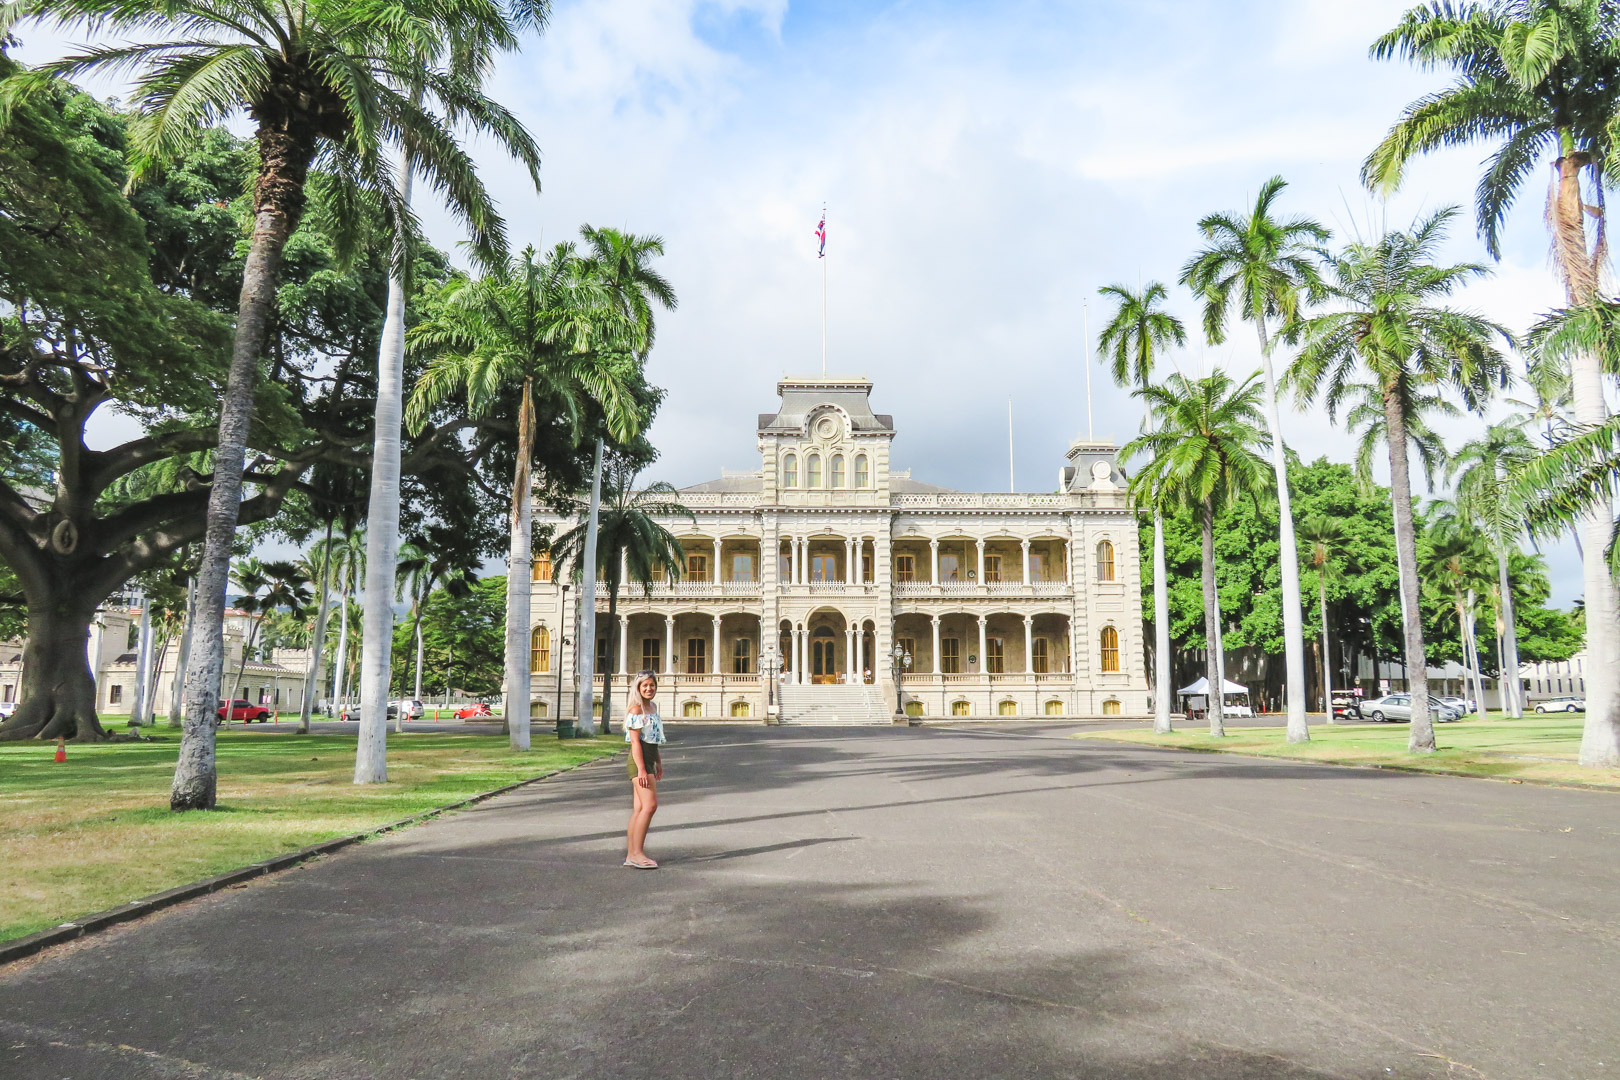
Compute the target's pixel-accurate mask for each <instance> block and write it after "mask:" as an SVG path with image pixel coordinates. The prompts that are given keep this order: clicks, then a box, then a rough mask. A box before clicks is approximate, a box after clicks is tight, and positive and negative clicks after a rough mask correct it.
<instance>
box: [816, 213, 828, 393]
mask: <svg viewBox="0 0 1620 1080" xmlns="http://www.w3.org/2000/svg"><path fill="white" fill-rule="evenodd" d="M816 239H817V240H818V241H820V244H819V245H818V246H817V248H816V258H817V259H820V260H822V263H821V374H822V377H823V378H825V377H826V375H827V263H826V259H827V207H826V206H825V205H823V206H822V207H821V220H820V221H818V222H816Z"/></svg>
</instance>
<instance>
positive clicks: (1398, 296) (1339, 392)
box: [1286, 207, 1512, 753]
mask: <svg viewBox="0 0 1620 1080" xmlns="http://www.w3.org/2000/svg"><path fill="white" fill-rule="evenodd" d="M1456 214H1457V211H1456V208H1455V207H1450V208H1447V209H1444V210H1440V211H1438V212H1437V213H1435V214H1433V215H1431V216H1430V217H1428V218H1425V219H1423V220H1421V221H1419V222H1416V223H1415V224H1414V225H1413V227H1412V228H1411V230H1409V231H1406V232H1401V231H1395V232H1389V233H1386V234H1385V235H1384V236H1383V237H1381V238H1380V239H1378V240H1377V241H1374V242H1371V243H1366V242H1359V241H1358V242H1357V243H1354V244H1351V245H1349V246H1348V247H1346V248H1345V250H1344V251H1343V252H1341V253H1340V254H1338V255H1337V256H1335V257H1334V258H1333V261H1332V264H1331V271H1332V281H1331V283H1330V284H1329V285H1328V291H1329V293H1330V295H1331V296H1332V297H1333V298H1334V299H1335V300H1336V301H1337V302H1338V304H1337V306H1338V307H1339V310H1336V311H1331V312H1327V313H1324V314H1320V315H1316V316H1313V317H1312V318H1311V319H1309V320H1308V322H1307V324H1306V327H1305V347H1304V348H1303V349H1302V350H1301V352H1300V354H1299V356H1298V358H1297V359H1295V361H1294V363H1293V365H1292V366H1291V367H1290V368H1289V370H1288V374H1287V378H1286V381H1287V382H1289V383H1290V384H1292V385H1293V386H1294V387H1295V388H1296V389H1297V391H1298V393H1299V396H1300V399H1301V400H1302V401H1305V402H1310V401H1313V400H1314V399H1315V398H1316V396H1317V394H1318V393H1321V392H1322V391H1323V389H1324V387H1325V388H1326V400H1327V406H1328V412H1329V415H1333V414H1334V412H1335V411H1336V410H1337V408H1338V407H1339V406H1340V405H1341V404H1342V402H1343V401H1344V399H1345V398H1346V396H1347V395H1350V394H1353V393H1354V392H1355V390H1356V388H1358V387H1363V386H1364V385H1365V382H1364V380H1365V379H1367V377H1369V376H1370V379H1371V381H1372V382H1373V383H1374V384H1375V385H1376V386H1378V388H1379V390H1380V393H1381V396H1382V399H1383V412H1384V431H1383V434H1384V441H1385V443H1386V444H1387V446H1388V448H1389V472H1390V492H1391V496H1392V500H1393V503H1394V510H1395V552H1396V561H1397V564H1398V566H1399V567H1400V569H1401V596H1402V598H1403V600H1402V623H1403V637H1404V638H1405V657H1406V668H1407V677H1408V679H1409V680H1410V684H1409V687H1408V688H1409V689H1410V691H1411V693H1412V727H1411V732H1410V735H1409V738H1408V746H1409V749H1411V750H1412V751H1413V752H1415V753H1429V752H1432V751H1433V750H1434V723H1433V718H1432V717H1431V716H1430V715H1429V692H1428V680H1427V677H1426V675H1425V670H1426V669H1425V661H1424V655H1423V622H1422V607H1421V606H1420V605H1419V602H1418V578H1417V526H1416V522H1415V518H1414V516H1413V510H1412V479H1411V474H1410V466H1409V460H1408V459H1409V452H1410V448H1409V434H1408V431H1409V426H1410V424H1409V417H1410V415H1411V411H1410V410H1411V409H1412V407H1413V405H1414V403H1415V402H1416V401H1418V400H1419V399H1420V398H1421V397H1422V396H1423V395H1432V394H1434V393H1436V392H1437V391H1438V390H1440V389H1441V388H1450V389H1451V390H1453V391H1455V392H1456V393H1458V394H1459V395H1460V396H1461V397H1462V399H1463V404H1464V405H1465V406H1466V407H1468V408H1470V409H1475V410H1478V409H1480V408H1482V407H1483V403H1484V401H1485V400H1486V399H1487V398H1488V396H1489V395H1490V393H1491V391H1492V384H1493V383H1496V384H1500V385H1506V382H1507V364H1506V360H1505V358H1504V357H1503V354H1502V352H1501V350H1500V349H1499V348H1498V347H1497V346H1496V344H1495V339H1497V338H1501V339H1502V340H1503V341H1506V342H1510V341H1511V340H1512V337H1511V335H1509V334H1508V332H1507V331H1506V330H1504V329H1503V328H1502V327H1500V326H1498V325H1496V324H1495V323H1493V322H1491V321H1489V320H1488V319H1485V318H1482V317H1480V316H1478V315H1474V314H1471V313H1467V312H1461V311H1455V310H1452V309H1450V308H1448V307H1445V306H1443V304H1442V303H1441V302H1442V301H1443V300H1444V299H1445V298H1446V297H1447V296H1449V295H1450V294H1451V293H1452V292H1454V291H1455V290H1456V289H1458V288H1460V287H1461V286H1462V285H1464V284H1465V283H1466V282H1468V281H1471V280H1473V279H1475V278H1477V277H1480V276H1483V275H1484V274H1485V273H1487V270H1486V268H1485V267H1483V266H1480V265H1479V264H1477V263H1462V264H1459V265H1456V266H1442V265H1440V264H1438V263H1436V262H1435V261H1434V259H1435V253H1436V249H1437V248H1439V246H1440V244H1441V242H1442V241H1443V239H1444V237H1445V231H1446V226H1447V225H1448V224H1449V223H1450V221H1451V219H1452V218H1454V217H1455V216H1456Z"/></svg>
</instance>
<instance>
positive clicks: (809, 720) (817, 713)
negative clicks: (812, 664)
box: [781, 683, 893, 726]
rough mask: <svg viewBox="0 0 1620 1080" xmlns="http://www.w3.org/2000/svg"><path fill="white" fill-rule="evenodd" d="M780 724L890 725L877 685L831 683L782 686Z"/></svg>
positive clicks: (886, 709) (885, 702)
mask: <svg viewBox="0 0 1620 1080" xmlns="http://www.w3.org/2000/svg"><path fill="white" fill-rule="evenodd" d="M781 702H782V713H781V717H782V723H784V724H806V725H809V724H817V725H827V726H832V725H851V724H857V725H877V724H889V723H891V722H892V720H893V717H892V716H891V715H890V710H889V704H888V702H887V701H886V700H884V696H883V690H882V689H881V688H880V687H877V686H865V685H862V684H860V683H856V684H854V685H838V684H832V685H828V686H791V685H790V686H783V687H782V688H781Z"/></svg>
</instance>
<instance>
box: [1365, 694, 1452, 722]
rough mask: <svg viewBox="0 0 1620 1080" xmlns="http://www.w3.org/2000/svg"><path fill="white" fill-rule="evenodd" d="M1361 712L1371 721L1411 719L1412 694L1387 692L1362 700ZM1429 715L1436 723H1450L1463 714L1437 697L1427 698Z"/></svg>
mask: <svg viewBox="0 0 1620 1080" xmlns="http://www.w3.org/2000/svg"><path fill="white" fill-rule="evenodd" d="M1361 714H1362V715H1363V716H1365V717H1366V718H1367V719H1369V720H1371V721H1372V722H1373V723H1375V724H1377V723H1383V722H1384V721H1385V720H1410V719H1412V695H1411V694H1388V695H1386V696H1384V697H1381V698H1374V699H1373V700H1372V701H1368V702H1364V703H1363V704H1362V706H1361ZM1429 715H1430V716H1431V717H1433V718H1434V720H1435V722H1436V723H1440V724H1452V723H1456V722H1457V721H1458V720H1461V719H1462V717H1463V714H1462V712H1461V711H1460V710H1458V709H1455V708H1453V707H1452V706H1450V705H1447V704H1446V703H1445V702H1443V701H1441V700H1440V699H1439V698H1437V697H1431V698H1430V699H1429Z"/></svg>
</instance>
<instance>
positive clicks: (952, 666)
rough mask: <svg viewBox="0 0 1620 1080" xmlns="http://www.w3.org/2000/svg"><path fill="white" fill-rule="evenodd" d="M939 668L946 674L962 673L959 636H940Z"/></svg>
mask: <svg viewBox="0 0 1620 1080" xmlns="http://www.w3.org/2000/svg"><path fill="white" fill-rule="evenodd" d="M939 670H940V671H942V672H944V673H945V674H946V675H960V674H962V642H961V639H959V638H953V637H948V638H940V641H939Z"/></svg>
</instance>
